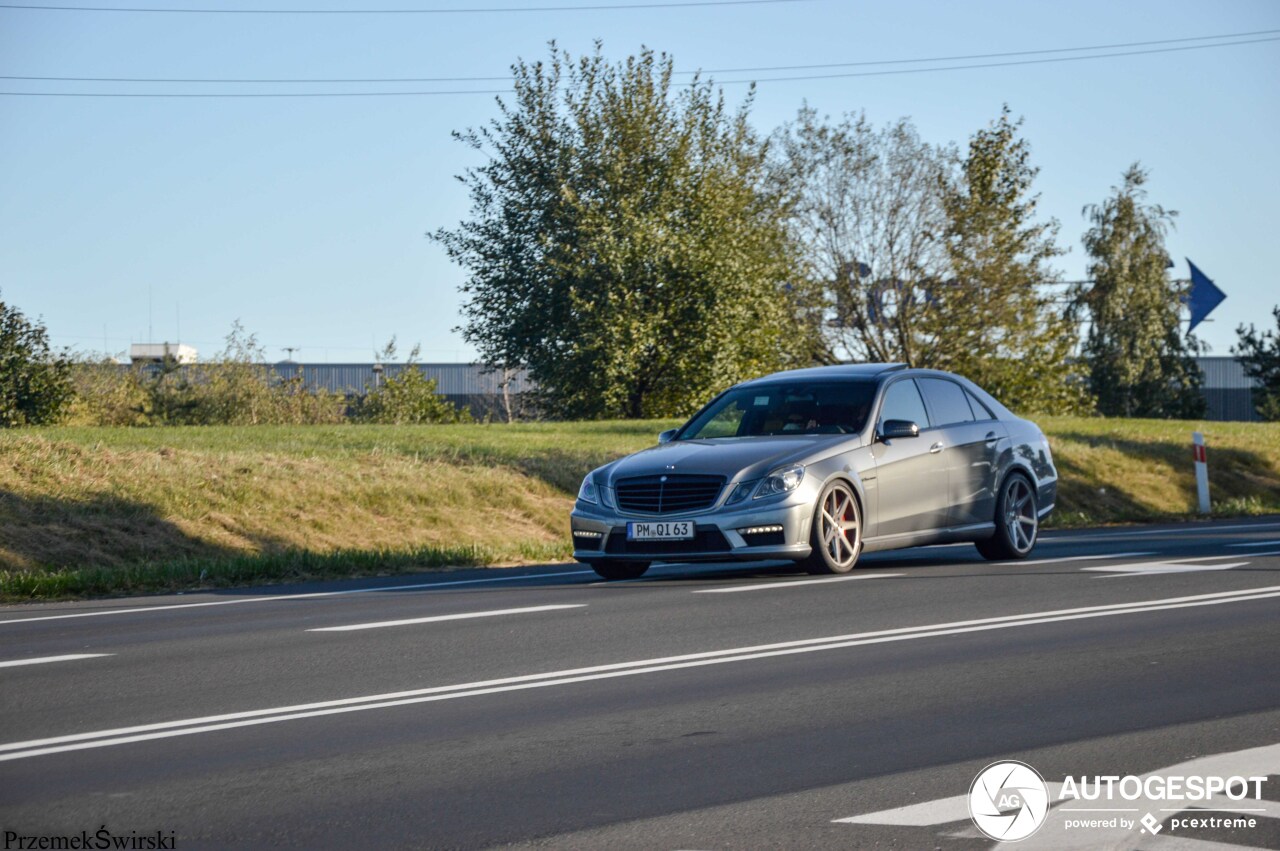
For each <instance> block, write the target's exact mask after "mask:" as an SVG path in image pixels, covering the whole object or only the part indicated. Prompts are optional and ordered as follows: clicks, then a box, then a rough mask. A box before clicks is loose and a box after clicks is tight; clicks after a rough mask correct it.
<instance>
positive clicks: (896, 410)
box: [880, 378, 929, 430]
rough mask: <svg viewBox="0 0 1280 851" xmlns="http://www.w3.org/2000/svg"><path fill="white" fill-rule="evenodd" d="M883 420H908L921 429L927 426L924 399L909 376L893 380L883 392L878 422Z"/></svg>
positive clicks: (927, 420) (927, 418)
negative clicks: (882, 402)
mask: <svg viewBox="0 0 1280 851" xmlns="http://www.w3.org/2000/svg"><path fill="white" fill-rule="evenodd" d="M885 420H910V421H911V422H913V423H915V424H916V425H918V426H920V428H921V430H923V429H926V428H928V427H929V414H928V413H927V412H926V411H925V409H924V400H923V399H921V398H920V391H919V390H917V389H916V383H915V381H913V380H911V379H910V378H907V379H903V380H900V381H895V382H893V383H892V384H890V385H889V389H888V390H886V391H885V394H884V406H883V407H882V408H881V409H880V422H884V421H885Z"/></svg>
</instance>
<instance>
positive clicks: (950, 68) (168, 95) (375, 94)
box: [0, 36, 1280, 99]
mask: <svg viewBox="0 0 1280 851" xmlns="http://www.w3.org/2000/svg"><path fill="white" fill-rule="evenodd" d="M1275 41H1280V36H1274V37H1271V38H1259V39H1252V40H1247V41H1228V42H1219V43H1217V44H1193V45H1185V46H1182V47H1166V48H1159V49H1153V50H1129V51H1123V52H1117V53H1100V54H1096V55H1093V56H1058V57H1053V58H1049V59H1023V60H1019V61H1015V62H985V63H982V64H977V65H949V66H940V67H934V68H900V69H895V70H890V71H860V72H852V73H846V74H814V75H807V76H799V77H758V78H754V79H742V80H720V81H718V82H719V83H720V84H721V85H736V84H742V83H752V84H755V83H786V82H794V81H800V80H831V79H844V78H850V77H883V76H891V75H898V74H925V73H931V72H937V71H968V70H974V69H979V68H1006V67H1010V66H1014V65H1043V64H1049V63H1055V62H1079V61H1084V60H1091V59H1114V58H1118V57H1124V56H1146V55H1151V54H1157V53H1177V52H1181V51H1187V50H1207V49H1209V48H1215V47H1235V46H1239V45H1245V44H1263V43H1267V42H1275ZM683 85H693V84H692V83H687V84H683ZM511 91H512V90H511V89H454V90H434V91H417V92H414V91H408V92H403V91H402V92H0V97H61V98H203V99H208V98H360V97H428V96H433V95H502V94H510V93H511Z"/></svg>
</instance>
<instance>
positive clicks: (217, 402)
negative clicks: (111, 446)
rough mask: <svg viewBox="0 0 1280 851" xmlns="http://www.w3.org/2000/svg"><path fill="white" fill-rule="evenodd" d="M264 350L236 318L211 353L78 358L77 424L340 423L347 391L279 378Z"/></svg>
mask: <svg viewBox="0 0 1280 851" xmlns="http://www.w3.org/2000/svg"><path fill="white" fill-rule="evenodd" d="M265 358H266V352H265V351H263V349H262V347H261V346H260V345H259V344H258V341H257V337H255V336H254V335H253V334H248V333H246V332H245V330H244V328H243V326H241V325H240V323H239V322H237V323H235V324H234V325H233V326H232V328H231V333H230V334H228V335H227V347H226V348H225V349H224V350H223V351H222V352H221V353H220V354H219V355H218V356H217V357H216V358H215V359H213V360H211V361H208V362H206V363H200V364H186V365H184V364H179V363H178V362H177V361H176V360H173V359H172V358H167V359H166V360H165V361H164V362H162V363H160V364H157V365H152V364H145V365H135V366H133V367H131V368H122V367H120V366H118V365H116V364H115V363H114V362H112V361H110V360H103V361H97V362H83V363H79V364H76V365H75V367H74V369H73V370H72V378H73V381H74V385H75V390H76V393H77V398H76V400H75V403H74V404H73V405H72V408H71V412H70V417H69V419H70V421H71V422H73V423H75V424H77V425H124V426H157V425H311V424H325V423H340V422H343V419H344V417H345V414H346V408H347V400H346V398H345V397H344V396H342V395H341V394H337V393H331V392H329V391H328V390H323V389H322V390H316V391H312V390H308V389H307V388H306V387H304V386H303V383H302V378H301V376H296V377H294V378H290V379H282V378H280V377H279V376H278V375H276V374H275V373H274V372H272V371H271V369H269V368H268V367H267V366H265V365H264V364H263V363H262V361H263V360H265Z"/></svg>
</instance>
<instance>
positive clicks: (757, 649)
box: [0, 585, 1280, 762]
mask: <svg viewBox="0 0 1280 851" xmlns="http://www.w3.org/2000/svg"><path fill="white" fill-rule="evenodd" d="M1274 597H1280V585H1271V586H1267V587H1264V588H1251V589H1244V590H1239V591H1223V592H1217V593H1212V594H1196V595H1192V596H1187V597H1169V598H1165V599H1159V600H1145V601H1139V602H1134V603H1111V604H1107V605H1103V606H1088V607H1083V608H1076V609H1059V610H1055V611H1047V612H1028V613H1026V614H1021V615H1004V616H1000V617H994V618H982V619H979V620H971V621H955V622H952V623H944V624H932V625H927V626H914V627H900V628H897V629H886V630H879V631H876V632H864V633H853V634H850V635H834V636H826V637H823V638H806V639H800V640H797V641H784V642H779V643H775V644H761V645H755V646H750V647H734V648H730V649H727V650H711V651H706V652H701V653H689V654H685V655H682V656H667V657H662V658H657V659H640V660H637V661H634V662H616V663H613V664H608V665H596V666H593V667H588V668H573V669H569V670H563V671H548V672H545V673H541V674H524V675H520V676H514V677H505V678H502V679H496V680H483V681H480V682H473V683H459V684H457V685H451V686H433V687H429V688H421V689H413V690H409V691H400V692H389V693H386V694H373V695H366V696H364V697H350V698H342V699H338V700H327V701H320V702H316V703H307V704H298V705H294V706H278V707H274V708H271V709H253V710H246V711H243V712H232V713H226V714H223V715H209V716H205V717H202V718H187V719H183V720H179V721H164V722H160V723H156V724H139V725H136V726H132V727H119V728H115V729H110V730H96V731H93V732H89V733H72V734H70V735H65V736H54V737H51V738H44V739H32V740H30V741H24V742H9V743H8V744H0V762H3V761H7V760H13V759H25V758H28V757H35V756H43V755H46V754H53V753H61V752H64V751H76V750H86V749H89V748H101V747H108V746H111V745H121V744H128V743H132V742H142V741H149V740H152V739H163V738H169V737H172V736H187V735H192V734H195V733H206V732H212V731H215V730H228V729H232V728H235V727H249V726H253V725H257V724H271V723H275V722H277V721H292V720H297V719H302V718H315V717H319V716H323V715H337V714H340V713H345V712H360V711H363V710H366V709H384V708H388V707H394V706H407V705H410V704H417V703H430V702H434V701H439V700H451V699H453V698H458V697H475V696H479V695H487V694H497V693H500V692H508V691H519V690H523V689H533V688H545V687H547V686H555V685H568V684H571V683H580V682H587V681H590V680H602V679H609V678H613V677H627V676H634V675H637V674H650V673H657V672H660V671H675V670H681V669H684V668H696V667H702V666H705V665H720V664H725V663H729V662H744V661H750V660H755V659H768V658H773V657H778V656H788V655H794V654H798V653H814V652H818V651H822V650H837V649H843V648H847V647H859V646H862V645H869V644H882V643H886V642H892V641H910V640H913V639H917V638H933V637H937V636H944V635H958V634H962V633H968V632H982V631H986V630H995V629H1009V628H1013V627H1022V626H1033V625H1036V624H1044V623H1055V622H1058V621H1070V620H1082V619H1089V618H1099V617H1109V616H1111V615H1127V614H1142V613H1146V612H1156V611H1164V610H1170V609H1182V608H1189V607H1196V606H1214V605H1219V604H1223V603H1240V602H1252V601H1256V600H1266V599H1271V598H1274Z"/></svg>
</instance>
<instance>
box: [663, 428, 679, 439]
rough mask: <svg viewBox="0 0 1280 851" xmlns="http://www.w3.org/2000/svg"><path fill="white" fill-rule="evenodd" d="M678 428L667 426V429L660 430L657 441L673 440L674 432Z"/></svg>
mask: <svg viewBox="0 0 1280 851" xmlns="http://www.w3.org/2000/svg"><path fill="white" fill-rule="evenodd" d="M679 430H680V429H678V428H669V429H667V430H666V431H664V432H662V433H660V434H659V435H658V442H659V443H670V442H671V441H672V440H674V439H675V436H676V432H678V431H679Z"/></svg>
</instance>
